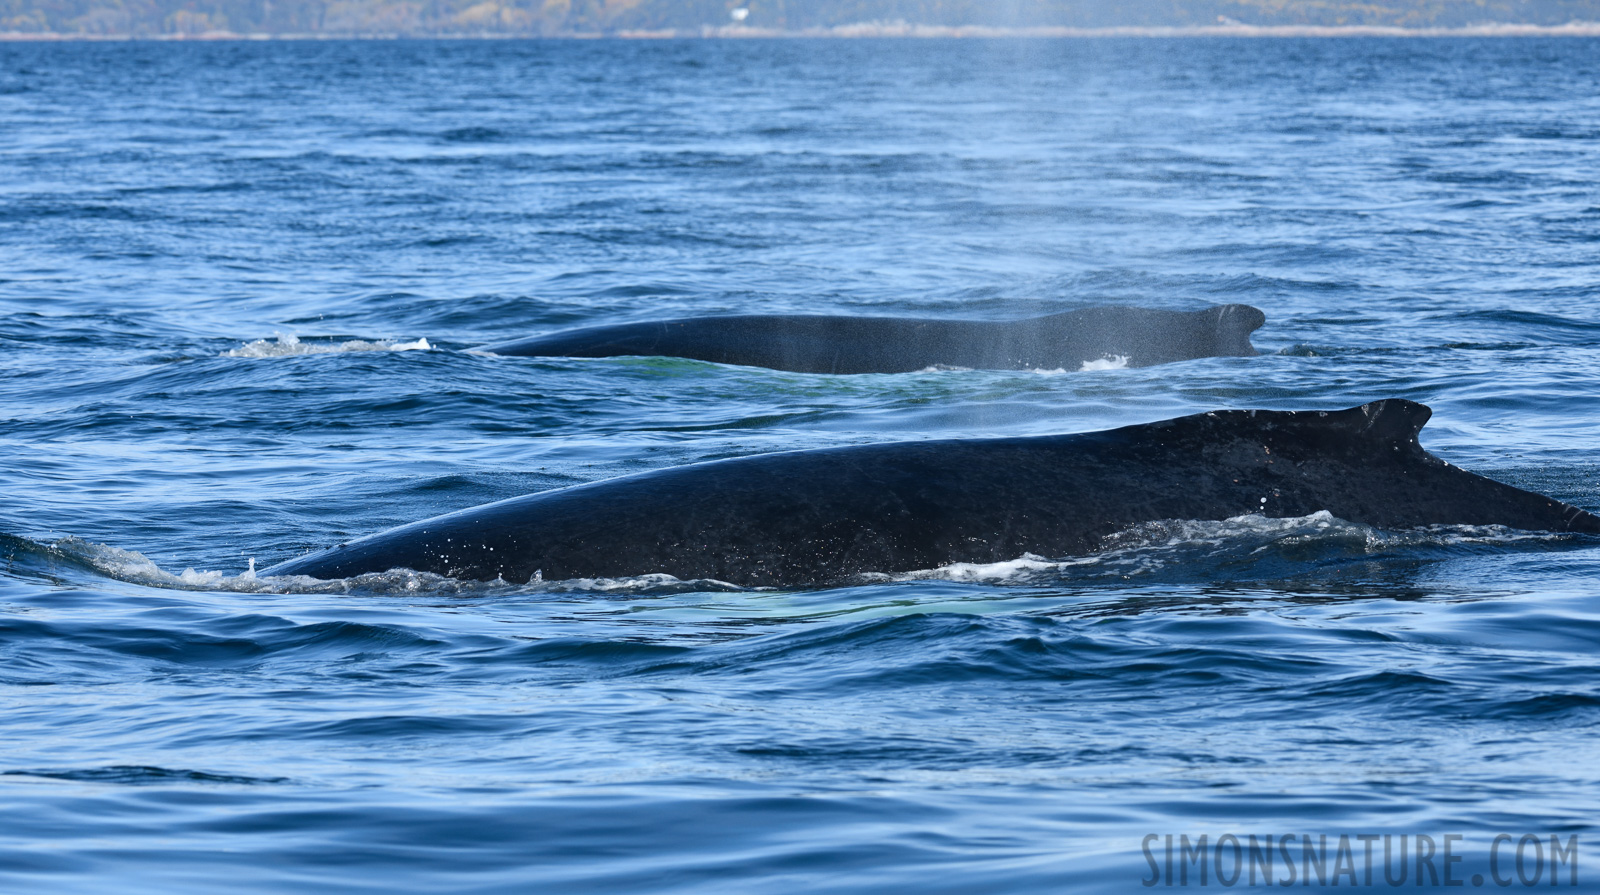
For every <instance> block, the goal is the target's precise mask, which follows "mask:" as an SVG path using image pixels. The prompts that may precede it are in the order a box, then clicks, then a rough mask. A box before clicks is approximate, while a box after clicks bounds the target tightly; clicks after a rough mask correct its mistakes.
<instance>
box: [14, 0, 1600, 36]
mask: <svg viewBox="0 0 1600 895" xmlns="http://www.w3.org/2000/svg"><path fill="white" fill-rule="evenodd" d="M1572 21H1600V0H1367V2H1347V0H1123V2H1118V3H1106V2H1100V0H988V2H986V0H0V32H9V33H12V34H39V35H44V34H59V35H136V36H138V35H145V36H157V35H164V34H165V35H180V34H188V35H195V34H204V33H208V32H231V33H235V34H279V35H308V34H329V35H338V34H346V35H356V34H418V35H424V34H440V35H448V34H582V33H615V32H619V31H652V30H654V31H661V30H669V29H670V30H673V31H676V32H679V33H699V32H700V31H702V30H703V29H706V28H720V27H727V26H730V25H733V24H735V23H737V24H738V25H739V26H740V27H745V28H753V29H773V30H785V31H801V30H807V29H827V28H834V27H838V26H843V25H850V24H854V23H871V22H906V23H911V24H916V25H939V26H991V27H1049V26H1064V27H1078V28H1105V27H1116V26H1143V27H1162V26H1179V27H1182V26H1196V25H1216V24H1218V23H1219V22H1222V23H1234V22H1237V23H1242V24H1247V25H1383V26H1402V27H1434V28H1438V27H1447V28H1449V27H1462V26H1470V25H1479V24H1484V23H1496V22H1499V23H1518V24H1532V25H1561V24H1566V23H1568V22H1572Z"/></svg>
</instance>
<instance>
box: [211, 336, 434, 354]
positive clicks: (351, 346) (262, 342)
mask: <svg viewBox="0 0 1600 895" xmlns="http://www.w3.org/2000/svg"><path fill="white" fill-rule="evenodd" d="M432 349H433V346H432V345H431V344H429V343H428V340H427V339H426V338H420V339H417V340H416V341H413V342H397V341H394V340H390V339H379V340H376V341H366V340H364V339H349V340H347V341H344V342H332V341H323V342H302V341H300V338H299V337H298V336H295V335H293V334H284V333H278V334H277V340H276V341H268V340H266V339H257V340H255V341H254V342H247V343H245V344H244V345H241V346H239V347H238V348H232V349H229V350H227V351H224V352H222V356H223V357H293V356H296V355H301V354H339V353H342V352H346V351H430V350H432Z"/></svg>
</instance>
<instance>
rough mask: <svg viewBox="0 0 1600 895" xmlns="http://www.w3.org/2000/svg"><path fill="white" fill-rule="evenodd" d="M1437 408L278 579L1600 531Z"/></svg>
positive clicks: (485, 537) (691, 495)
mask: <svg viewBox="0 0 1600 895" xmlns="http://www.w3.org/2000/svg"><path fill="white" fill-rule="evenodd" d="M1430 415H1431V411H1430V410H1429V409H1428V408H1427V407H1425V406H1423V405H1421V404H1417V403H1414V402H1411V401H1406V400H1402V399H1390V400H1384V401H1377V402H1373V403H1370V404H1365V405H1362V406H1359V407H1354V408H1350V409H1348V410H1341V411H1331V412H1330V411H1271V410H1220V411H1214V412H1210V413H1202V414H1196V415H1193V416H1186V417H1180V418H1177V419H1172V420H1166V421H1163V422H1156V423H1148V424H1143V425H1136V426H1127V427H1124V428H1120V429H1113V430H1109V431H1104V432H1092V433H1086V434H1079V435H1052V436H1039V437H1029V438H992V439H957V440H941V441H924V442H910V443H896V444H880V445H865V446H856V447H845V448H831V449H823V450H808V451H794V452H787V453H776V454H766V455H761V456H755V457H744V458H739V459H733V460H720V461H713V462H708V463H698V464H693V465H689V466H681V467H675V468H670V469H662V470H656V471H653V472H647V473H641V474H638V475H631V476H624V477H621V478H616V479H610V480H607V481H602V482H594V483H591V484H587V485H579V486H575V487H570V488H562V489H557V490H553V491H546V492H542V493H538V494H531V495H526V496H523V497H516V498H511V499H509V500H503V501H500V502H497V503H491V504H487V505H484V506H480V507H474V508H471V509H466V510H461V511H459V512H456V513H451V514H449V515H445V516H440V517H437V518H433V519H428V520H424V521H422V522H416V523H412V524H410V525H404V526H400V527H398V528H395V529H391V530H389V531H386V532H382V533H379V534H375V535H371V536H369V537H365V538H361V539H358V540H355V541H352V542H350V543H348V544H343V545H340V546H338V547H334V548H332V549H329V550H324V551H321V552H318V553H312V554H309V555H306V556H302V557H299V558H297V559H292V560H289V561H287V562H284V563H280V564H279V565H277V566H274V567H272V568H270V569H267V570H266V571H265V572H263V573H262V574H264V575H274V576H275V575H308V576H312V577H315V578H324V579H326V578H347V577H351V576H354V575H359V574H364V573H370V572H383V571H387V570H390V569H395V568H407V569H412V570H416V571H422V572H431V573H434V574H439V575H445V576H449V577H453V578H463V579H478V580H494V579H502V578H503V579H505V580H507V581H527V580H530V579H531V578H533V577H534V576H535V575H539V576H542V577H543V578H544V579H546V580H555V579H570V578H623V577H631V576H639V575H647V574H667V575H672V576H674V577H676V578H679V579H684V580H688V579H715V580H719V581H726V582H731V583H734V584H739V585H745V586H776V587H790V586H816V585H827V584H831V583H837V582H843V581H846V580H849V579H851V578H854V577H856V576H859V575H861V574H863V573H872V572H881V573H895V572H906V571H913V570H918V569H931V568H937V567H940V566H946V565H951V564H954V563H993V562H1001V561H1005V560H1010V559H1014V558H1016V557H1019V556H1022V555H1023V554H1034V555H1038V556H1046V557H1065V556H1076V555H1085V554H1089V553H1093V552H1095V551H1097V550H1099V549H1101V547H1102V545H1103V544H1104V542H1105V540H1106V538H1107V537H1108V536H1110V535H1113V534H1115V533H1117V532H1119V531H1125V530H1127V529H1129V528H1130V527H1132V526H1135V525H1139V524H1141V523H1148V522H1153V521H1159V520H1168V519H1191V520H1222V519H1231V518H1236V517H1240V516H1245V515H1259V516H1265V517H1270V518H1290V517H1300V516H1308V515H1310V514H1313V513H1316V512H1319V511H1328V512H1330V513H1332V514H1333V515H1334V516H1336V517H1338V518H1341V519H1344V520H1346V521H1350V522H1357V523H1362V524H1366V525H1371V526H1374V527H1377V528H1385V529H1399V528H1412V527H1418V526H1427V525H1434V524H1461V525H1502V526H1507V527H1510V528H1518V529H1527V530H1533V531H1555V532H1583V533H1590V534H1600V517H1596V516H1595V515H1593V514H1591V513H1588V512H1586V511H1584V510H1582V509H1579V508H1577V507H1573V506H1569V505H1567V504H1564V503H1561V502H1560V501H1556V500H1553V499H1551V498H1548V497H1544V496H1542V495H1538V494H1533V493H1530V492H1527V491H1522V490H1519V489H1517V488H1513V487H1511V486H1509V485H1505V484H1502V483H1500V482H1496V481H1493V480H1492V479H1488V478H1484V477H1483V476H1479V475H1475V474H1473V473H1470V472H1466V471H1464V470H1461V469H1458V468H1456V467H1454V466H1451V465H1450V464H1448V463H1446V462H1444V461H1443V460H1440V459H1439V458H1437V457H1435V456H1433V455H1432V454H1429V453H1428V452H1427V451H1425V450H1424V449H1423V448H1422V447H1421V445H1420V444H1419V443H1418V441H1417V436H1418V433H1419V432H1420V430H1421V428H1422V426H1423V425H1424V424H1425V423H1426V422H1427V420H1428V418H1429V416H1430Z"/></svg>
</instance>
